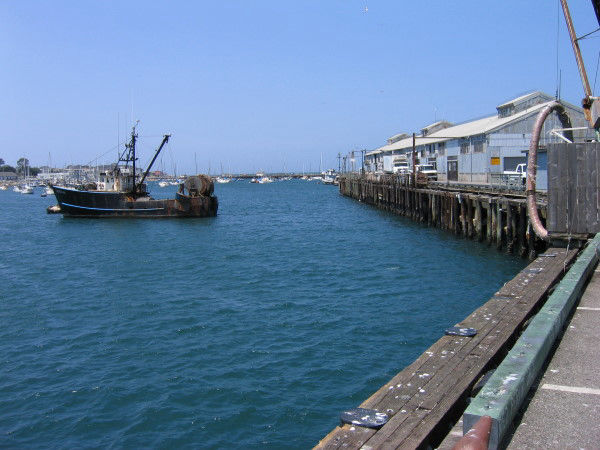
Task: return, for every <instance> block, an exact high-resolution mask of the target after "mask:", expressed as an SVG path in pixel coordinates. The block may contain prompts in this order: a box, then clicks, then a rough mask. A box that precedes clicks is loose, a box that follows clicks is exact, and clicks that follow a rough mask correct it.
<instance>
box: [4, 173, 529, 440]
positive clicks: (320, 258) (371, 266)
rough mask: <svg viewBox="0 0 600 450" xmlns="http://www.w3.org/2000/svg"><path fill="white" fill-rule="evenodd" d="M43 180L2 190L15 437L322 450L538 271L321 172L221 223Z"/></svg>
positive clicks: (229, 211)
mask: <svg viewBox="0 0 600 450" xmlns="http://www.w3.org/2000/svg"><path fill="white" fill-rule="evenodd" d="M150 189H151V191H152V193H153V194H154V195H155V196H156V197H167V196H171V195H173V194H174V192H175V187H170V188H163V189H161V188H159V187H158V186H157V185H153V184H151V185H150ZM40 192H41V189H40V188H38V189H37V190H36V193H35V194H34V195H22V194H18V193H15V192H12V191H0V204H1V205H2V209H1V210H0V232H1V235H2V242H3V257H2V258H0V279H1V280H2V290H1V292H2V295H1V297H0V301H1V307H0V317H1V319H0V324H1V327H0V355H1V365H0V375H1V376H0V430H1V433H2V444H0V445H1V446H3V447H13V448H14V447H35V448H88V447H104V448H106V447H114V448H122V447H127V448H145V447H152V448H299V449H300V448H308V447H311V446H313V445H315V444H316V443H317V442H318V441H319V439H321V438H322V437H324V436H325V434H327V433H328V432H329V431H330V430H331V429H332V428H333V427H335V425H337V424H338V423H339V413H340V412H341V411H342V410H343V409H346V408H352V407H355V406H357V405H358V404H359V403H360V402H362V401H363V400H364V399H365V398H367V397H368V396H369V395H370V394H371V393H372V392H374V391H375V390H377V389H378V388H379V387H380V386H381V385H382V384H384V383H385V382H386V381H387V380H389V379H390V378H391V377H392V376H393V375H395V374H396V373H397V372H398V371H400V370H401V369H402V368H403V367H405V366H406V365H407V364H409V363H410V362H412V361H413V360H414V359H415V358H416V357H417V356H418V355H419V354H421V353H422V352H423V351H424V350H426V348H427V347H428V346H430V345H431V344H432V343H433V342H435V341H436V340H437V339H439V338H440V336H442V335H443V332H444V329H445V328H447V327H449V326H452V325H454V324H455V323H456V322H458V321H460V320H461V319H463V318H464V317H465V316H467V315H469V314H470V313H471V312H472V311H473V310H474V309H475V308H477V307H478V306H479V305H481V304H483V303H484V302H485V301H487V300H488V299H489V297H490V296H491V295H493V293H494V292H495V291H496V290H498V288H499V287H500V286H502V284H503V283H505V282H506V281H508V280H509V279H511V278H512V277H513V276H514V275H515V274H516V273H517V272H518V271H519V270H521V269H522V268H523V267H524V266H525V265H526V261H525V260H521V259H519V258H518V257H515V256H511V255H506V254H504V253H500V252H497V251H496V250H495V249H493V248H489V247H487V246H486V245H484V244H480V243H477V242H473V241H469V240H464V239H460V238H457V237H455V236H454V235H452V234H450V233H448V232H445V231H441V230H438V229H435V228H428V227H426V226H423V225H421V224H416V223H413V222H411V221H410V220H409V219H406V218H402V217H398V216H394V215H392V214H389V213H386V212H382V211H378V210H376V209H374V208H371V207H369V206H366V205H364V204H361V203H358V202H356V201H354V200H350V199H347V198H345V197H342V196H341V195H339V193H338V191H337V188H336V187H334V186H326V185H322V184H318V183H316V182H314V181H312V182H311V181H300V180H297V181H281V182H274V183H271V184H250V183H248V182H247V181H243V182H242V181H238V182H233V183H229V184H223V185H217V186H216V192H215V193H216V195H218V197H219V205H220V206H219V214H218V216H217V217H216V218H209V219H163V220H144V219H106V220H94V219H69V218H63V217H62V216H60V215H47V214H46V212H45V209H46V207H47V206H48V205H50V204H54V203H55V201H54V199H53V198H51V197H47V198H41V197H40V196H39V194H40Z"/></svg>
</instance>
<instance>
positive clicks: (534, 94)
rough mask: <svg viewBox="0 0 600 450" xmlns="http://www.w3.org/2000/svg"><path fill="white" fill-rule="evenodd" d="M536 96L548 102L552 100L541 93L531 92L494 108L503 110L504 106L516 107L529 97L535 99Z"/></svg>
mask: <svg viewBox="0 0 600 450" xmlns="http://www.w3.org/2000/svg"><path fill="white" fill-rule="evenodd" d="M536 95H539V96H540V97H545V98H547V99H548V100H550V99H552V98H553V97H551V96H550V95H548V94H546V93H544V92H542V91H533V92H529V93H527V94H523V95H520V96H519V97H517V98H513V99H512V100H509V101H507V102H504V103H502V104H501V105H498V106H497V107H496V108H503V107H505V106H510V105H516V104H518V103H521V102H524V101H526V100H529V99H530V98H531V97H535V96H536Z"/></svg>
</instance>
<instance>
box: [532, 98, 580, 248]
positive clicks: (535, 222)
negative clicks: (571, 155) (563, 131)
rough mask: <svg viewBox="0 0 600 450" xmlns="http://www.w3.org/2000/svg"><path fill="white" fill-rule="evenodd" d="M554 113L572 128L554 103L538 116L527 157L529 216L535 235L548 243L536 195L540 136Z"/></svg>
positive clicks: (571, 137) (560, 109)
mask: <svg viewBox="0 0 600 450" xmlns="http://www.w3.org/2000/svg"><path fill="white" fill-rule="evenodd" d="M552 111H556V112H557V113H558V117H559V119H560V122H561V124H562V126H563V127H564V128H571V121H570V120H569V116H568V115H567V113H566V111H565V108H564V107H563V106H562V105H561V104H560V103H558V102H552V103H550V104H548V105H547V106H545V107H544V108H543V109H542V110H541V111H540V112H539V114H538V116H537V118H536V120H535V124H534V125H533V131H532V134H531V143H530V144H529V155H528V156H527V185H526V189H527V215H528V216H529V221H530V222H531V226H532V227H533V231H535V234H536V235H537V236H538V237H539V238H540V239H542V240H544V241H548V240H549V237H548V230H546V228H544V225H542V221H541V219H540V216H539V214H538V210H537V198H536V195H535V178H536V174H537V150H538V145H539V143H540V135H541V133H542V128H543V127H544V122H545V121H546V119H547V118H548V116H549V115H550V113H551V112H552ZM568 134H569V136H570V140H571V141H572V140H573V133H572V132H570V131H569V132H568Z"/></svg>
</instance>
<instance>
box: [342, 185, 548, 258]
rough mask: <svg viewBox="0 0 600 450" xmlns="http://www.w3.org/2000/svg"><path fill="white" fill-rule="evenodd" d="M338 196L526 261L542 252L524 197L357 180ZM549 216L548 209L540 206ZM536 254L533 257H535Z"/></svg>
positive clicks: (443, 186)
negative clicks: (447, 232)
mask: <svg viewBox="0 0 600 450" xmlns="http://www.w3.org/2000/svg"><path fill="white" fill-rule="evenodd" d="M339 186H340V193H341V194H343V195H345V196H348V197H352V198H355V199H357V200H359V201H362V202H365V203H368V204H370V205H373V206H376V207H378V208H380V209H383V210H387V211H390V212H392V213H394V214H398V215H403V216H407V217H410V218H412V219H413V220H415V221H418V222H421V223H425V224H427V225H429V226H435V227H438V228H441V229H444V230H448V231H450V232H452V233H454V234H456V235H463V236H465V237H468V238H470V239H477V240H478V241H484V240H485V241H486V242H487V243H488V245H491V244H495V245H496V247H497V248H498V249H504V250H506V251H508V252H515V253H516V252H518V253H519V254H520V255H521V256H527V254H528V253H530V251H531V250H532V249H535V248H536V246H537V247H538V248H544V246H545V244H544V243H543V242H541V241H539V240H538V239H537V238H536V236H535V235H534V233H533V232H528V218H527V210H526V204H525V195H524V193H522V192H521V193H519V192H514V193H510V195H504V194H505V193H495V192H493V191H486V192H483V193H482V192H481V191H482V189H481V188H478V189H477V190H475V189H472V190H469V188H468V187H462V188H452V189H450V188H448V186H446V185H441V184H439V185H428V186H424V187H415V186H414V185H413V184H411V183H410V182H409V180H408V179H403V178H402V177H399V176H382V177H374V176H372V175H370V176H355V175H346V176H342V177H341V179H340V185H339ZM538 209H539V211H540V215H541V216H542V217H545V215H546V206H545V204H544V203H542V204H540V205H539V208H538ZM531 255H533V253H532V254H531Z"/></svg>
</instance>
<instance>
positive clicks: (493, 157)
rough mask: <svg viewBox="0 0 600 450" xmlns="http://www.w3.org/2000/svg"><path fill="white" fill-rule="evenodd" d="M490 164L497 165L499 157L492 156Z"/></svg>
mask: <svg viewBox="0 0 600 450" xmlns="http://www.w3.org/2000/svg"><path fill="white" fill-rule="evenodd" d="M490 164H491V165H492V166H499V165H500V158H499V157H498V156H492V159H491V160H490Z"/></svg>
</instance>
